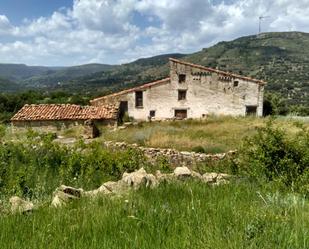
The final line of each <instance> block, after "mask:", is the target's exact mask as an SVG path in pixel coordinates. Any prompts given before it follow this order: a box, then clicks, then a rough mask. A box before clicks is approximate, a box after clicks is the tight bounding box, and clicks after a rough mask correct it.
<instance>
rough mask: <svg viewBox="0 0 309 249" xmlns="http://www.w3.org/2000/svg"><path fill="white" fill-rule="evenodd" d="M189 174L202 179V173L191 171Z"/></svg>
mask: <svg viewBox="0 0 309 249" xmlns="http://www.w3.org/2000/svg"><path fill="white" fill-rule="evenodd" d="M191 175H192V177H193V178H195V179H198V180H202V175H201V174H200V173H198V172H195V171H192V172H191Z"/></svg>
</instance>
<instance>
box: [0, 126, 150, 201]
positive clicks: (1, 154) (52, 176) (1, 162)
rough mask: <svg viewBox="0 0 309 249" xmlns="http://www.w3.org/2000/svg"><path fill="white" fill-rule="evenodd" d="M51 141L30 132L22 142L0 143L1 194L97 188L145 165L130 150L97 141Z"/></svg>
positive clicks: (39, 194) (50, 137)
mask: <svg viewBox="0 0 309 249" xmlns="http://www.w3.org/2000/svg"><path fill="white" fill-rule="evenodd" d="M53 140H54V136H53V134H43V135H38V134H37V133H35V132H34V131H32V130H29V131H28V133H27V139H26V140H25V141H20V142H14V143H13V142H7V143H6V144H5V145H4V144H0V190H1V194H4V195H15V194H17V195H21V196H26V197H29V198H34V197H35V198H41V197H44V195H50V194H51V193H52V192H53V191H54V190H55V188H56V187H57V186H59V185H60V184H66V185H71V186H74V187H84V188H86V189H87V188H96V187H99V186H100V185H101V184H102V183H103V182H104V181H107V180H115V179H118V178H119V177H120V176H121V175H122V174H123V172H124V171H133V170H135V169H137V168H140V167H143V166H147V165H145V164H146V160H145V159H144V156H143V155H142V154H141V152H138V151H136V150H133V149H128V150H124V151H110V150H107V149H104V148H103V147H102V145H101V144H99V143H98V142H93V143H91V144H84V143H83V142H82V141H79V142H78V143H76V144H75V145H74V146H66V145H60V144H58V143H56V142H53Z"/></svg>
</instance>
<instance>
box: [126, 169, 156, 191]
mask: <svg viewBox="0 0 309 249" xmlns="http://www.w3.org/2000/svg"><path fill="white" fill-rule="evenodd" d="M121 181H123V182H124V183H126V184H127V185H128V186H131V187H133V188H134V189H139V188H140V187H142V186H145V187H150V188H153V187H156V186H157V185H158V181H157V179H156V177H155V176H154V175H153V174H147V172H146V170H145V169H144V168H141V169H139V170H137V171H134V172H132V173H124V174H123V176H122V179H121Z"/></svg>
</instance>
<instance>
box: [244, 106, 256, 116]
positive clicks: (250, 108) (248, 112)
mask: <svg viewBox="0 0 309 249" xmlns="http://www.w3.org/2000/svg"><path fill="white" fill-rule="evenodd" d="M256 110H257V106H255V105H252V106H246V115H247V116H256Z"/></svg>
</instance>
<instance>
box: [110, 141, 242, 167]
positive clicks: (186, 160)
mask: <svg viewBox="0 0 309 249" xmlns="http://www.w3.org/2000/svg"><path fill="white" fill-rule="evenodd" d="M104 146H106V147H108V148H112V149H117V150H118V149H123V150H125V149H129V148H133V149H137V150H139V151H141V152H143V153H144V155H145V156H146V157H147V158H148V159H149V162H151V163H156V162H158V160H163V159H167V161H168V162H169V163H170V164H171V165H172V166H174V167H177V166H191V165H195V164H197V163H202V162H207V161H218V160H222V159H224V158H226V157H228V156H233V155H235V154H236V151H229V152H227V153H219V154H205V153H196V152H189V151H178V150H175V149H162V148H148V147H143V146H138V145H137V144H127V143H125V142H113V141H106V142H104Z"/></svg>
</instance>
